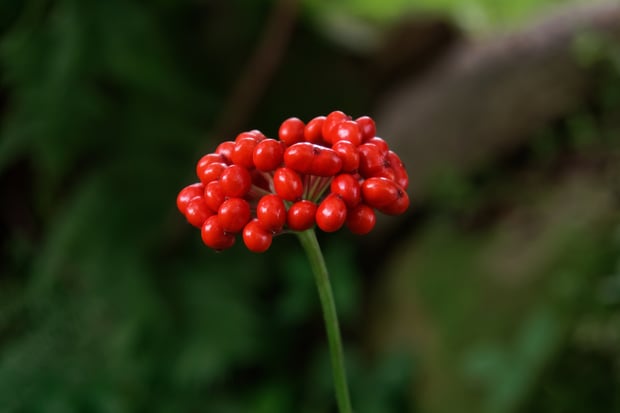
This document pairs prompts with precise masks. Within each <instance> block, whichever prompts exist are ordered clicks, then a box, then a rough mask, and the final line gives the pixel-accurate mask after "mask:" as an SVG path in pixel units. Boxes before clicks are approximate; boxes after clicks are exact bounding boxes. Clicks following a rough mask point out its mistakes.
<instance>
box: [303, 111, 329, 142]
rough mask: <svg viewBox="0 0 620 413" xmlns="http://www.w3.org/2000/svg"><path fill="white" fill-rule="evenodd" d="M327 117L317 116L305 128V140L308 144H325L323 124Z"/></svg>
mask: <svg viewBox="0 0 620 413" xmlns="http://www.w3.org/2000/svg"><path fill="white" fill-rule="evenodd" d="M324 123H325V116H317V117H316V118H313V119H312V120H311V121H310V122H308V123H307V124H306V127H305V128H304V139H305V140H306V142H310V143H316V144H321V143H323V124H324Z"/></svg>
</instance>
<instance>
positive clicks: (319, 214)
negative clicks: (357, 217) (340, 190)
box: [315, 194, 347, 232]
mask: <svg viewBox="0 0 620 413" xmlns="http://www.w3.org/2000/svg"><path fill="white" fill-rule="evenodd" d="M346 218H347V206H346V204H345V203H344V201H343V200H342V198H340V196H338V195H335V194H330V195H328V196H327V198H325V199H324V200H323V201H322V202H321V203H320V204H319V206H318V208H317V209H316V215H315V219H316V225H317V226H318V227H319V228H321V229H322V230H323V231H325V232H334V231H338V230H339V229H340V228H341V227H342V225H343V224H344V222H345V220H346Z"/></svg>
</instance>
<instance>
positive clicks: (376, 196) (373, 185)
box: [362, 177, 400, 208]
mask: <svg viewBox="0 0 620 413" xmlns="http://www.w3.org/2000/svg"><path fill="white" fill-rule="evenodd" d="M399 189H400V187H399V186H398V184H396V183H395V182H393V181H390V180H389V179H386V178H379V177H372V178H368V179H366V180H365V181H364V183H363V184H362V198H363V199H364V202H365V203H366V204H368V205H369V206H371V207H373V208H381V207H384V206H387V205H389V204H391V203H392V202H394V201H396V199H397V198H398V196H399Z"/></svg>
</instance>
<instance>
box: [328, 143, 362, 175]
mask: <svg viewBox="0 0 620 413" xmlns="http://www.w3.org/2000/svg"><path fill="white" fill-rule="evenodd" d="M332 149H333V150H334V152H336V154H337V155H338V157H339V158H340V160H342V171H343V172H353V171H355V170H357V168H358V167H359V164H360V155H359V152H358V151H357V148H356V147H355V145H353V144H352V143H351V142H349V141H338V142H336V143H335V144H334V146H332Z"/></svg>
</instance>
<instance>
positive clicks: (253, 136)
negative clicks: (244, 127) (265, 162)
mask: <svg viewBox="0 0 620 413" xmlns="http://www.w3.org/2000/svg"><path fill="white" fill-rule="evenodd" d="M259 133H260V132H259ZM241 139H254V140H255V141H256V142H257V143H258V141H259V140H260V139H259V135H257V134H256V132H255V131H249V132H241V133H240V134H239V135H237V137H236V138H235V143H238V142H239V141H240V140H241Z"/></svg>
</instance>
